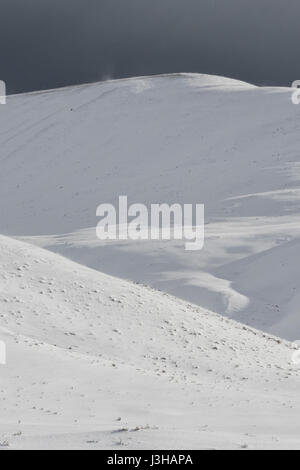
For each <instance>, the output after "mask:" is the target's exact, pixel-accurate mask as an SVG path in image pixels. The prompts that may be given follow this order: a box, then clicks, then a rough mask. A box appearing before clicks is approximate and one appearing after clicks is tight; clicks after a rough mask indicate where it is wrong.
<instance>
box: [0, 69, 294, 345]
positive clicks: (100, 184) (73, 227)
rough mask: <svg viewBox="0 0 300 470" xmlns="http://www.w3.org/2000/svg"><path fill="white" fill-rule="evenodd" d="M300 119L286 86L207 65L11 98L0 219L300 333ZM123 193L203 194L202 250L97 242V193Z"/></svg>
mask: <svg viewBox="0 0 300 470" xmlns="http://www.w3.org/2000/svg"><path fill="white" fill-rule="evenodd" d="M299 130H300V108H299V107H297V106H295V105H293V104H292V103H291V90H290V89H279V88H278V89H276V88H257V87H254V86H251V85H248V84H245V83H242V82H237V81H234V80H229V79H224V78H220V77H209V76H205V75H194V74H183V75H173V76H160V77H151V78H147V77H143V78H137V79H129V80H118V81H111V82H106V83H99V84H93V85H84V86H81V87H71V88H66V89H61V90H54V91H49V92H45V93H33V94H27V95H20V96H16V97H11V98H9V99H8V104H7V105H6V106H1V107H0V145H1V152H0V163H1V174H0V211H1V219H0V232H1V233H4V234H7V235H11V236H20V237H26V239H27V240H28V241H30V242H33V243H36V244H39V245H41V246H43V247H46V248H50V249H52V250H54V251H57V252H59V253H62V254H64V255H66V256H68V257H70V258H72V259H73V260H76V261H79V262H80V263H83V264H86V265H88V266H90V267H92V268H96V269H98V270H100V271H103V272H106V273H109V274H112V275H115V276H119V277H123V278H126V279H131V280H134V281H141V282H143V283H146V284H150V285H152V286H153V287H155V288H159V289H162V290H164V291H166V292H169V293H171V294H176V296H180V297H182V298H183V299H187V300H189V301H192V302H194V303H196V304H198V305H200V306H203V307H206V308H209V309H211V310H214V311H216V312H218V313H222V314H224V315H227V316H229V317H232V318H235V319H237V320H241V321H243V322H245V323H248V324H249V325H251V326H254V327H257V328H262V329H264V330H266V331H268V332H272V333H276V334H278V335H281V336H283V337H285V338H288V339H299V338H300V330H299V328H300V325H299V320H298V299H299V297H300V288H299V284H298V281H297V279H299V274H300V272H299V267H298V263H297V258H298V256H297V255H298V253H299V250H298V240H299V233H300V223H299V222H300V218H299V203H300V201H299V198H300V191H299V168H300V167H299V164H300V160H299V144H300V137H299V135H300V134H299ZM123 194H126V195H128V197H129V202H130V203H135V202H139V203H146V204H150V203H155V202H167V203H174V202H180V203H191V202H193V203H204V204H205V206H206V222H207V228H206V245H205V249H204V250H203V251H202V252H199V253H196V254H195V253H186V252H185V251H184V250H183V246H182V244H180V243H178V242H176V243H175V242H171V243H157V242H153V243H150V242H145V243H138V244H137V243H125V242H122V243H118V242H116V243H110V244H103V243H102V244H101V243H100V242H98V241H97V239H96V235H95V226H96V224H97V218H96V216H95V214H96V208H97V206H98V204H100V203H110V202H112V203H114V204H116V203H117V200H118V196H119V195H123ZM285 256H287V258H285ZM279 287H280V288H279Z"/></svg>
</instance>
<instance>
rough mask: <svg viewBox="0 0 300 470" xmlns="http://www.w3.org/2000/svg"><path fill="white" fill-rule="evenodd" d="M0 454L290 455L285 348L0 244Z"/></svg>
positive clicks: (192, 309)
mask: <svg viewBox="0 0 300 470" xmlns="http://www.w3.org/2000/svg"><path fill="white" fill-rule="evenodd" d="M0 265H1V271H0V312H1V315H0V339H1V340H2V341H5V342H6V344H7V365H6V366H5V367H4V366H0V374H1V389H0V400H1V423H0V445H1V446H2V448H11V449H20V448H22V449H24V448H25V449H26V448H34V449H39V448H42V449H45V448H56V449H57V448H87V449H94V448H111V449H127V448H134V449H138V448H148V449H149V448H153V449H155V448H159V449H161V448H165V449H166V448H180V449H190V448H196V449H199V448H201V449H212V448H230V449H232V448H233V449H241V448H274V449H276V448H298V447H299V440H298V430H299V425H298V416H299V412H300V400H299V383H300V377H299V375H300V371H299V370H298V369H297V368H296V367H295V366H292V365H291V357H292V354H293V352H295V351H293V350H292V347H291V346H290V345H289V344H288V343H285V342H284V341H281V340H278V339H277V338H274V337H271V336H268V335H265V334H263V333H261V332H258V331H255V330H252V329H248V328H246V327H243V326H242V325H240V324H237V323H235V322H233V321H231V320H227V319H225V318H223V317H221V316H218V315H216V314H214V313H211V312H209V311H207V310H204V309H201V308H198V307H197V306H195V305H192V304H190V303H186V302H184V301H181V300H178V299H176V298H172V297H171V296H169V295H168V294H165V293H162V292H156V291H154V290H152V289H150V288H147V287H144V286H141V285H134V284H132V283H128V282H126V281H123V280H118V279H114V278H112V277H109V276H106V275H104V274H101V273H99V272H97V271H94V270H91V269H88V268H86V267H83V266H81V265H78V264H75V263H73V262H71V261H68V260H67V259H65V258H63V257H60V256H58V255H56V254H52V253H50V252H49V251H45V250H42V249H40V248H37V247H33V246H32V245H29V244H28V245H27V244H25V243H23V242H19V241H16V240H12V239H9V238H5V237H0Z"/></svg>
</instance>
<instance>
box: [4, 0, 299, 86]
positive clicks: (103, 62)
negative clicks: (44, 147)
mask: <svg viewBox="0 0 300 470" xmlns="http://www.w3.org/2000/svg"><path fill="white" fill-rule="evenodd" d="M0 8H1V10H0V45H1V46H0V79H2V80H5V81H6V82H7V86H8V90H9V92H19V91H24V90H35V89H44V88H52V87H56V86H63V85H67V84H73V83H82V82H87V81H95V80H100V79H103V78H106V77H126V76H132V75H144V74H156V73H165V72H179V71H188V72H202V73H213V74H220V75H227V76H231V77H235V78H240V79H243V80H247V81H250V82H255V83H268V84H281V85H288V84H290V82H292V81H293V80H295V79H300V65H299V63H300V61H299V60H298V37H299V18H300V2H299V0H0Z"/></svg>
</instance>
